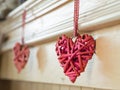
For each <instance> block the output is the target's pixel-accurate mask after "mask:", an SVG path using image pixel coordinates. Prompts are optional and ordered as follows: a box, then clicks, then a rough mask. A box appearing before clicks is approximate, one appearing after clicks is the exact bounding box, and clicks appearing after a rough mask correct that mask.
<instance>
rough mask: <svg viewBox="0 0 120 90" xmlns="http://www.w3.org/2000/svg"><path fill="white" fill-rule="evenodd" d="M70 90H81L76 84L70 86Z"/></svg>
mask: <svg viewBox="0 0 120 90" xmlns="http://www.w3.org/2000/svg"><path fill="white" fill-rule="evenodd" d="M70 90H82V89H81V87H78V86H76V87H75V86H70Z"/></svg>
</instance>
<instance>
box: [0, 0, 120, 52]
mask: <svg viewBox="0 0 120 90" xmlns="http://www.w3.org/2000/svg"><path fill="white" fill-rule="evenodd" d="M65 2H67V1H64V2H63V1H61V2H57V3H55V4H52V2H51V4H52V5H53V6H54V7H52V6H51V7H49V8H50V9H54V8H55V7H58V5H61V4H63V3H65ZM86 3H89V1H88V2H87V1H86ZM90 3H93V6H94V5H95V4H94V3H95V1H94V2H90ZM90 3H89V4H90ZM119 3H120V1H119V0H118V1H116V2H114V3H109V4H108V3H107V2H106V3H101V4H98V6H94V8H93V6H91V9H90V10H88V11H85V10H87V9H88V8H85V6H84V3H83V7H81V9H82V10H81V13H80V19H79V24H80V27H79V28H80V31H83V30H86V31H90V30H96V29H98V28H101V27H103V26H107V25H109V24H110V25H113V24H116V23H118V22H119V21H120V20H119V18H120V12H119V11H120V10H119V7H120V4H119ZM43 4H44V3H43ZM48 4H49V3H48ZM72 6H73V3H72V2H69V3H67V4H66V5H65V6H64V7H61V8H58V9H57V10H55V11H52V12H50V13H49V14H47V15H46V14H45V15H43V16H42V17H40V18H37V19H35V18H36V17H33V20H32V21H31V22H30V23H28V24H27V25H26V30H25V32H26V37H25V40H26V43H27V44H34V43H36V42H40V41H42V40H45V39H48V38H52V37H54V36H57V35H60V34H62V33H66V32H71V31H72V29H73V19H72V17H73V12H72V10H73V8H71V7H72ZM88 6H89V5H88ZM101 6H102V7H101ZM98 7H99V8H98ZM42 8H43V7H42ZM49 8H45V9H46V10H48V11H49ZM65 9H66V10H67V11H66V12H62V11H63V10H65ZM42 10H43V12H44V9H42ZM48 11H47V12H48ZM60 12H61V13H60ZM35 15H36V14H35ZM41 15H42V14H41ZM68 15H69V16H68ZM11 17H12V16H11ZM53 17H54V18H53ZM34 19H35V20H34ZM48 19H49V21H48ZM19 20H20V22H19V23H17V22H16V21H19ZM13 21H14V22H13V23H12V24H10V27H6V25H1V26H2V28H1V29H3V30H2V31H6V30H10V31H11V30H13V31H14V32H10V33H9V34H8V35H9V36H12V37H11V38H10V39H9V41H8V42H6V43H4V44H3V46H2V51H6V50H8V49H11V48H12V47H13V45H14V43H15V42H16V41H20V38H21V35H20V34H21V28H20V27H16V26H15V25H21V16H19V18H17V19H13ZM113 21H116V22H114V23H111V22H113ZM9 22H10V21H9V20H8V22H7V23H9ZM16 23H17V24H16ZM5 24H6V23H5ZM3 26H5V28H6V29H5V28H4V27H3ZM8 26H9V24H8ZM98 26H99V27H98ZM8 28H9V29H8ZM33 29H34V30H33ZM16 30H17V31H16ZM43 31H44V32H43ZM6 32H7V31H6ZM16 33H17V34H16Z"/></svg>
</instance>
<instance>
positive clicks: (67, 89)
mask: <svg viewBox="0 0 120 90" xmlns="http://www.w3.org/2000/svg"><path fill="white" fill-rule="evenodd" d="M60 90H70V87H69V86H65V85H61V86H60Z"/></svg>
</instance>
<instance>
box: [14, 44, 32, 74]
mask: <svg viewBox="0 0 120 90" xmlns="http://www.w3.org/2000/svg"><path fill="white" fill-rule="evenodd" d="M13 52H14V56H15V57H14V64H15V66H16V68H17V70H18V73H20V72H21V70H22V69H23V68H24V67H25V65H26V63H27V61H28V58H29V54H30V50H29V48H28V46H27V45H22V44H20V43H16V44H15V46H14V48H13Z"/></svg>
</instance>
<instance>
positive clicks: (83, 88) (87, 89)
mask: <svg viewBox="0 0 120 90" xmlns="http://www.w3.org/2000/svg"><path fill="white" fill-rule="evenodd" d="M82 90H94V88H89V87H82Z"/></svg>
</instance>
